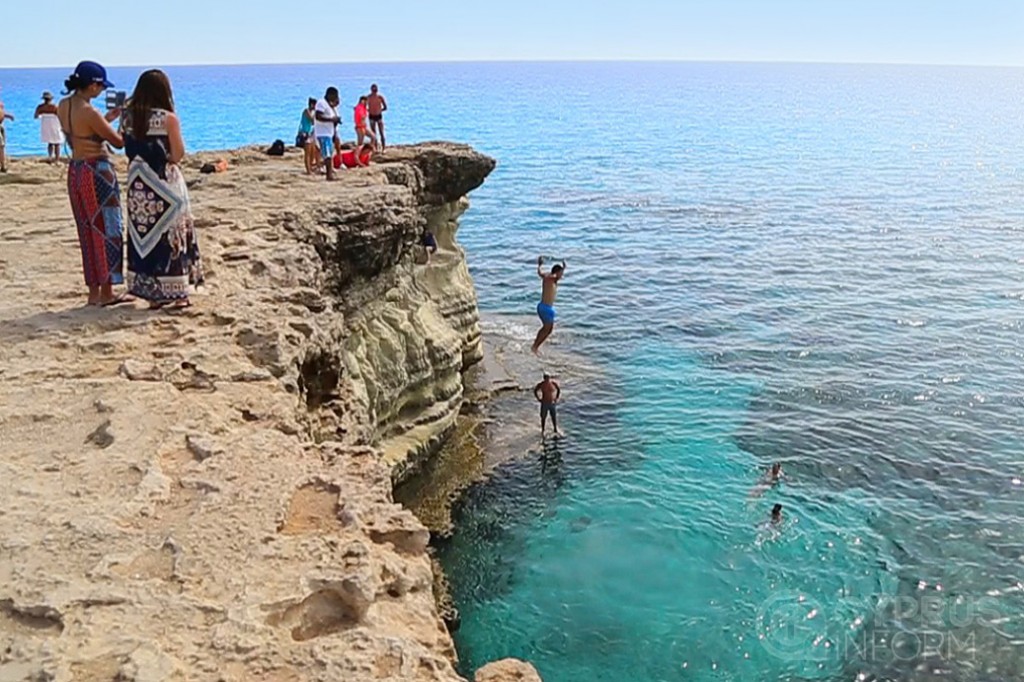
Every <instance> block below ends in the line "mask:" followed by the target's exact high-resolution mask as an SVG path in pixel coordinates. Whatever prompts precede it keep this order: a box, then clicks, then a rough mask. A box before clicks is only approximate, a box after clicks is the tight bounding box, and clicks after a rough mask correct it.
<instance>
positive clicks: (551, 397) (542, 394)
mask: <svg viewBox="0 0 1024 682" xmlns="http://www.w3.org/2000/svg"><path fill="white" fill-rule="evenodd" d="M533 397H535V398H536V399H537V402H539V403H540V435H541V438H543V437H544V430H545V427H546V426H547V421H548V415H549V414H550V415H551V428H553V429H554V430H555V435H556V436H561V435H562V434H561V433H560V432H559V431H558V409H557V405H558V401H559V399H560V398H561V397H562V387H561V386H559V385H558V382H557V381H555V380H554V379H552V378H551V375H550V374H548V373H546V372H545V373H544V381H542V382H540V383H539V384H537V385H536V386H534V387H533Z"/></svg>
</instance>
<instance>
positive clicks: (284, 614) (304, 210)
mask: <svg viewBox="0 0 1024 682" xmlns="http://www.w3.org/2000/svg"><path fill="white" fill-rule="evenodd" d="M296 154H297V153H296V152H291V153H289V155H288V156H286V157H285V158H283V159H272V158H269V157H266V156H265V155H263V154H262V153H260V151H259V150H255V149H245V150H238V151H233V152H225V153H221V154H210V153H207V154H198V155H195V156H194V157H191V158H190V160H189V164H188V170H187V176H188V178H189V179H190V186H191V192H192V201H193V205H194V212H195V214H196V219H197V227H198V229H199V238H200V240H201V241H200V244H201V248H202V249H203V253H204V258H205V261H206V268H207V273H208V285H207V287H206V289H205V290H204V291H202V292H201V293H200V294H199V295H197V296H196V297H195V302H196V304H197V305H196V306H195V307H193V308H192V309H188V310H186V311H184V312H179V313H177V314H174V313H168V312H150V311H147V310H145V309H144V307H143V306H142V305H141V304H139V305H138V306H135V307H132V306H125V307H118V308H111V309H95V308H85V307H82V303H84V293H83V287H82V285H81V275H80V273H79V261H78V258H79V256H78V250H77V239H76V236H75V229H74V226H73V223H72V221H71V217H70V211H69V209H68V205H67V198H66V195H65V190H64V185H63V172H62V169H61V168H60V167H55V166H48V165H46V164H45V163H43V162H41V161H39V160H29V159H19V160H15V162H14V163H13V164H12V173H11V174H9V175H8V176H5V177H4V178H3V179H2V180H0V243H2V244H3V245H4V248H3V250H2V251H0V281H3V283H4V291H5V293H6V294H7V295H6V296H4V297H3V300H2V301H0V340H2V343H0V397H2V399H0V444H2V445H0V448H2V455H3V456H2V458H0V679H2V680H5V681H6V680H55V681H58V682H64V681H72V680H74V681H77V680H111V681H112V680H118V681H119V682H127V681H130V680H136V681H139V682H142V681H143V680H145V681H146V682H149V681H163V680H168V681H171V680H225V681H229V680H230V681H233V680H268V681H273V682H297V681H306V680H308V681H311V682H312V681H316V682H319V681H321V680H323V681H325V682H326V681H327V680H340V679H344V680H387V679H391V680H441V681H449V680H451V681H454V680H459V679H461V678H460V677H459V676H458V674H457V673H456V670H455V667H454V661H455V659H456V654H455V650H454V647H453V645H452V642H451V638H450V636H449V634H448V632H447V630H446V629H445V627H444V625H443V623H442V622H441V619H440V617H439V615H438V611H437V608H436V605H435V603H434V599H433V597H432V589H431V588H432V584H433V572H432V570H431V563H430V558H429V555H428V551H427V544H428V541H429V532H428V531H427V530H426V528H425V527H424V526H423V525H422V524H421V523H420V521H419V520H418V519H417V518H416V517H415V516H413V514H412V513H411V512H409V511H408V510H406V509H403V508H402V507H400V506H399V505H397V504H395V503H394V502H393V500H392V481H393V480H398V479H401V478H403V477H405V476H406V475H407V474H408V473H409V472H411V471H414V470H416V468H417V467H418V466H419V465H420V464H421V463H422V462H424V461H425V460H426V459H427V458H428V457H429V456H430V454H431V453H432V452H434V451H435V450H436V449H437V448H438V446H439V445H440V444H441V443H442V442H443V441H444V439H445V438H446V437H447V436H448V435H449V434H450V433H451V432H452V430H453V428H454V426H455V423H456V419H457V417H458V414H459V411H460V409H461V407H462V405H463V401H464V389H463V373H464V371H465V370H466V369H467V368H469V367H470V366H472V365H474V364H475V363H477V362H478V361H479V360H480V359H481V357H482V354H483V347H482V344H481V333H480V326H479V314H478V312H477V306H476V295H475V292H474V290H473V285H472V281H471V280H470V277H469V273H468V270H467V268H466V263H465V254H464V252H463V251H462V249H461V247H459V245H458V243H457V241H456V240H455V231H456V229H457V226H458V224H457V223H458V218H459V216H460V215H461V214H462V212H463V211H464V210H465V209H466V207H467V205H468V204H467V201H466V199H465V196H466V195H467V194H468V193H469V192H470V191H472V190H473V189H475V188H476V187H478V186H479V185H480V184H481V183H482V182H483V181H484V179H485V178H486V176H487V175H488V173H490V172H491V170H492V169H493V168H494V161H493V160H492V159H489V158H488V157H486V156H483V155H481V154H479V153H476V152H474V151H473V150H471V149H470V148H468V147H465V146H460V145H452V144H447V143H429V144H423V145H418V146H414V147H404V148H402V147H399V148H395V149H394V150H389V152H388V155H387V157H386V158H385V159H384V160H383V162H382V163H380V164H376V165H375V166H373V167H371V168H370V169H365V170H360V171H355V172H351V173H347V174H343V175H342V180H341V181H340V182H337V183H334V184H326V183H323V182H322V181H318V180H317V179H314V178H307V177H305V176H303V175H302V174H301V162H300V160H299V159H298V158H297V156H296ZM219 157H224V158H227V159H228V160H229V162H230V170H229V171H227V172H226V173H222V174H215V175H209V176H201V175H199V174H198V172H197V169H198V168H199V167H200V166H201V165H202V164H203V163H205V162H207V161H210V160H212V159H214V158H219ZM122 177H123V175H122ZM427 225H429V226H430V227H431V229H432V230H433V231H434V234H435V235H436V237H437V240H438V243H439V246H440V249H441V250H440V252H439V253H438V254H437V255H436V256H435V258H434V261H433V263H432V264H431V265H430V266H429V267H426V266H424V265H423V264H421V263H419V262H417V260H418V257H419V256H420V249H418V248H416V245H417V243H418V237H419V234H420V232H421V230H422V229H423V227H424V226H427ZM481 675H482V676H483V677H481ZM531 675H532V677H531ZM478 679H487V680H494V681H497V680H505V679H523V680H530V679H539V678H537V677H536V673H535V672H533V671H532V669H531V668H529V666H526V665H525V664H519V663H516V662H511V661H510V662H502V663H501V664H499V665H497V666H494V667H491V666H488V669H486V670H481V671H479V672H478Z"/></svg>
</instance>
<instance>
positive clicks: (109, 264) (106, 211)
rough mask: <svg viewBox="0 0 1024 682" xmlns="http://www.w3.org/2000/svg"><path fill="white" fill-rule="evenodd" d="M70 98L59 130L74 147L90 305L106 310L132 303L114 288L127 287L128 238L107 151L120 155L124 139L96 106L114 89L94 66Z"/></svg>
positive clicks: (72, 186)
mask: <svg viewBox="0 0 1024 682" xmlns="http://www.w3.org/2000/svg"><path fill="white" fill-rule="evenodd" d="M64 87H65V88H66V89H67V95H68V96H67V97H65V98H64V99H62V100H61V101H60V104H59V105H57V118H58V119H59V120H60V127H61V129H62V130H63V132H64V135H65V137H66V138H67V141H68V144H69V145H70V146H71V163H70V165H69V166H68V197H69V198H70V199H71V211H72V213H74V216H75V223H76V224H77V225H78V242H79V246H80V247H81V249H82V270H83V272H84V273H85V284H86V286H88V287H89V301H88V304H89V305H100V306H108V305H115V304H117V303H124V302H127V301H131V300H132V299H131V298H130V297H128V296H125V295H124V294H121V295H116V294H115V293H114V290H113V287H114V285H116V284H121V283H123V282H124V269H123V266H124V241H123V240H124V237H123V234H122V225H121V189H120V187H119V186H118V183H117V173H116V172H115V170H114V165H113V163H112V162H111V158H110V152H109V151H108V148H107V145H111V146H113V147H116V148H118V149H120V148H121V147H123V146H124V141H123V140H122V139H121V136H120V135H119V134H118V133H117V131H116V130H114V129H113V128H112V127H111V126H110V122H111V121H113V120H115V119H116V118H117V117H118V116H119V115H120V113H121V112H120V111H119V110H117V109H113V110H111V111H109V112H107V114H106V116H104V115H103V114H101V113H100V112H99V111H97V110H96V108H95V107H94V106H93V105H92V100H93V99H95V98H96V97H97V96H99V94H100V93H101V92H103V91H104V90H106V89H107V88H110V87H113V83H111V82H110V81H109V80H107V70H106V69H104V68H103V67H102V66H101V65H99V64H97V63H96V62H81V63H79V65H78V66H76V67H75V72H74V73H72V74H71V75H70V76H69V77H68V79H67V80H66V81H64Z"/></svg>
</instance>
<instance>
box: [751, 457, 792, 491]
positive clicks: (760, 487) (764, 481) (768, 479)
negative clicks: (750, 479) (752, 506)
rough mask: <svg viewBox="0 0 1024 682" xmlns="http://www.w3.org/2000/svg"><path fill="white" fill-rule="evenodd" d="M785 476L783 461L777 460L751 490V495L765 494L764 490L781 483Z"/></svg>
mask: <svg viewBox="0 0 1024 682" xmlns="http://www.w3.org/2000/svg"><path fill="white" fill-rule="evenodd" d="M784 476H785V474H784V473H782V463H781V462H775V463H774V464H772V466H771V468H770V469H769V470H768V471H766V472H765V473H764V476H763V477H762V478H761V480H760V481H758V483H757V485H755V486H754V487H753V488H752V489H751V490H750V497H761V495H763V494H764V491H766V490H768V489H769V488H773V487H775V486H776V485H778V484H779V483H781V482H782V478H783V477H784Z"/></svg>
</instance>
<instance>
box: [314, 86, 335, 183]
mask: <svg viewBox="0 0 1024 682" xmlns="http://www.w3.org/2000/svg"><path fill="white" fill-rule="evenodd" d="M339 104H341V98H340V97H338V88H336V87H334V86H331V87H329V88H327V92H326V93H324V98H323V99H322V100H320V101H319V102H317V103H316V110H315V112H314V118H315V119H316V122H315V123H314V124H313V134H314V135H315V136H316V141H317V142H318V143H319V144H320V154H321V155H322V156H323V159H324V162H325V164H324V165H326V166H327V179H328V180H334V163H333V161H334V145H335V143H336V138H337V132H336V131H337V129H338V124H339V123H340V122H341V119H340V118H339V117H338V105H339Z"/></svg>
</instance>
